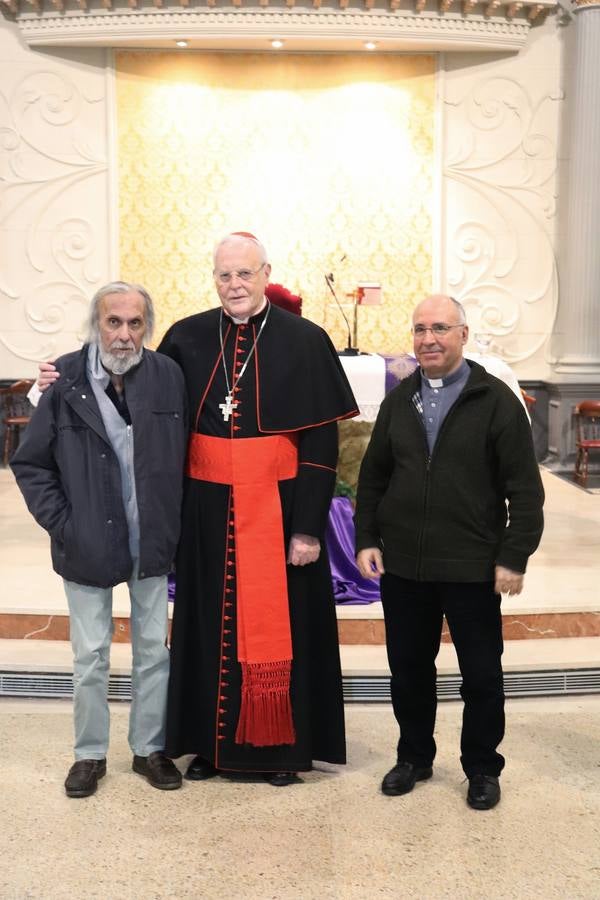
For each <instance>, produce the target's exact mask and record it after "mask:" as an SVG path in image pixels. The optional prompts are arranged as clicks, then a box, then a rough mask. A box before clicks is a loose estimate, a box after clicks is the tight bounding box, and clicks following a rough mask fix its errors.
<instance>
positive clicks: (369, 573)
mask: <svg viewBox="0 0 600 900" xmlns="http://www.w3.org/2000/svg"><path fill="white" fill-rule="evenodd" d="M356 565H357V566H358V570H359V572H360V574H361V575H362V576H363V578H379V576H380V575H384V574H385V569H384V568H383V556H382V554H381V550H380V549H379V547H365V549H364V550H359V551H358V553H357V555H356Z"/></svg>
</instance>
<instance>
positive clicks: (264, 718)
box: [235, 660, 296, 747]
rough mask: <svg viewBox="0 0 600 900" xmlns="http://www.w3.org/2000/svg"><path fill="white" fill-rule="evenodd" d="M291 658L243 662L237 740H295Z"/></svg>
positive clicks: (260, 743)
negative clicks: (280, 660) (291, 692)
mask: <svg viewBox="0 0 600 900" xmlns="http://www.w3.org/2000/svg"><path fill="white" fill-rule="evenodd" d="M291 668H292V664H291V660H284V661H283V662H275V663H242V698H241V699H242V704H241V709H240V718H239V721H238V726H237V731H236V734H235V742H236V744H251V745H252V746H253V747H272V746H275V745H277V744H294V743H295V741H296V732H295V730H294V721H293V717H292V704H291V700H290V676H291Z"/></svg>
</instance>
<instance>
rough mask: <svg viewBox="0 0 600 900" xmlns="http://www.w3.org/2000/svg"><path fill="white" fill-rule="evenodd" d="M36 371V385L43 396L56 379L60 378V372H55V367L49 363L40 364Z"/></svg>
mask: <svg viewBox="0 0 600 900" xmlns="http://www.w3.org/2000/svg"><path fill="white" fill-rule="evenodd" d="M38 369H39V370H40V372H39V375H38V379H37V381H36V384H37V386H38V388H39V389H40V391H41V392H42V394H43V393H44V391H45V390H46V389H47V388H49V387H50V385H51V384H54V382H55V381H56V380H57V378H60V372H57V371H56V366H55V365H53V364H52V363H51V362H45V363H40V364H39V366H38Z"/></svg>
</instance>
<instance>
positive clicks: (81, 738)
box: [11, 282, 187, 797]
mask: <svg viewBox="0 0 600 900" xmlns="http://www.w3.org/2000/svg"><path fill="white" fill-rule="evenodd" d="M153 324H154V311H153V307H152V301H151V299H150V296H149V295H148V293H147V291H146V290H145V289H144V288H143V287H141V286H140V285H136V284H127V283H125V282H112V283H111V284H107V285H105V286H104V287H102V288H100V290H99V291H98V292H97V293H96V294H95V296H94V298H93V300H92V304H91V313H90V322H89V336H88V342H87V343H86V344H85V345H84V346H83V348H82V349H81V350H80V351H77V352H75V353H69V354H66V355H65V356H63V357H61V358H60V359H58V360H57V362H56V368H57V373H59V374H60V375H61V377H60V379H59V380H58V381H56V383H54V384H53V385H52V387H51V388H50V389H49V390H47V391H46V393H45V394H44V395H43V397H42V399H41V400H40V403H39V406H38V408H37V410H36V411H35V413H34V415H33V416H32V419H31V422H30V424H29V426H28V428H27V431H26V433H25V437H24V439H23V441H22V442H21V444H20V446H19V448H18V450H17V452H16V453H15V455H14V456H13V458H12V460H11V467H12V469H13V471H14V473H15V476H16V479H17V482H18V484H19V487H20V489H21V491H22V493H23V496H24V497H25V500H26V502H27V506H28V508H29V511H30V512H31V513H32V515H33V516H34V517H35V519H36V521H37V522H38V524H40V525H41V526H42V528H45V529H46V531H48V533H49V535H50V538H51V552H52V562H53V566H54V570H55V571H56V572H57V573H58V574H59V575H61V576H62V577H63V580H64V587H65V593H66V596H67V601H68V604H69V614H70V634H71V644H72V648H73V656H74V719H75V746H74V750H75V763H74V764H73V765H72V766H71V768H70V770H69V773H68V775H67V779H66V781H65V790H66V793H67V796H69V797H87V796H89V795H90V794H93V793H94V792H95V791H96V788H97V784H98V779H99V778H102V777H103V776H104V775H105V773H106V752H107V749H108V733H109V711H108V702H107V691H108V677H109V653H110V643H111V638H112V632H113V624H112V589H113V587H114V586H116V585H117V584H119V583H122V582H126V583H127V586H128V588H129V596H130V600H131V642H132V649H133V667H132V704H131V714H130V720H129V744H130V747H131V750H132V752H133V766H132V767H133V770H134V771H135V772H137V773H138V774H140V775H143V776H145V777H146V778H147V780H148V781H149V783H150V784H151V785H152V786H153V787H156V788H159V789H162V790H173V789H176V788H179V787H180V786H181V774H180V773H179V771H178V769H177V768H176V767H175V766H174V764H173V763H172V762H171V760H169V759H168V758H167V757H166V756H165V755H164V753H163V749H164V745H165V716H166V699H167V684H168V677H169V651H168V649H167V646H166V639H167V574H168V572H169V569H170V567H171V564H172V560H173V557H174V554H175V548H176V545H177V540H178V536H179V527H180V506H181V493H182V472H183V466H184V459H185V451H186V436H187V415H186V400H185V391H184V383H183V376H182V373H181V370H180V368H179V366H177V364H176V363H174V362H173V361H172V360H171V359H169V358H168V357H166V356H164V355H162V354H157V353H153V352H152V351H151V350H148V349H147V348H145V347H144V342H145V341H148V340H149V339H150V338H151V335H152V328H153Z"/></svg>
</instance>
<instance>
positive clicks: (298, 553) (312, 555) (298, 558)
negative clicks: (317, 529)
mask: <svg viewBox="0 0 600 900" xmlns="http://www.w3.org/2000/svg"><path fill="white" fill-rule="evenodd" d="M320 552H321V542H320V541H319V538H316V537H312V536H311V535H310V534H293V535H292V537H291V539H290V549H289V551H288V558H287V561H288V563H289V564H290V565H292V566H306V565H308V563H314V562H316V561H317V560H318V558H319V554H320Z"/></svg>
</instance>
